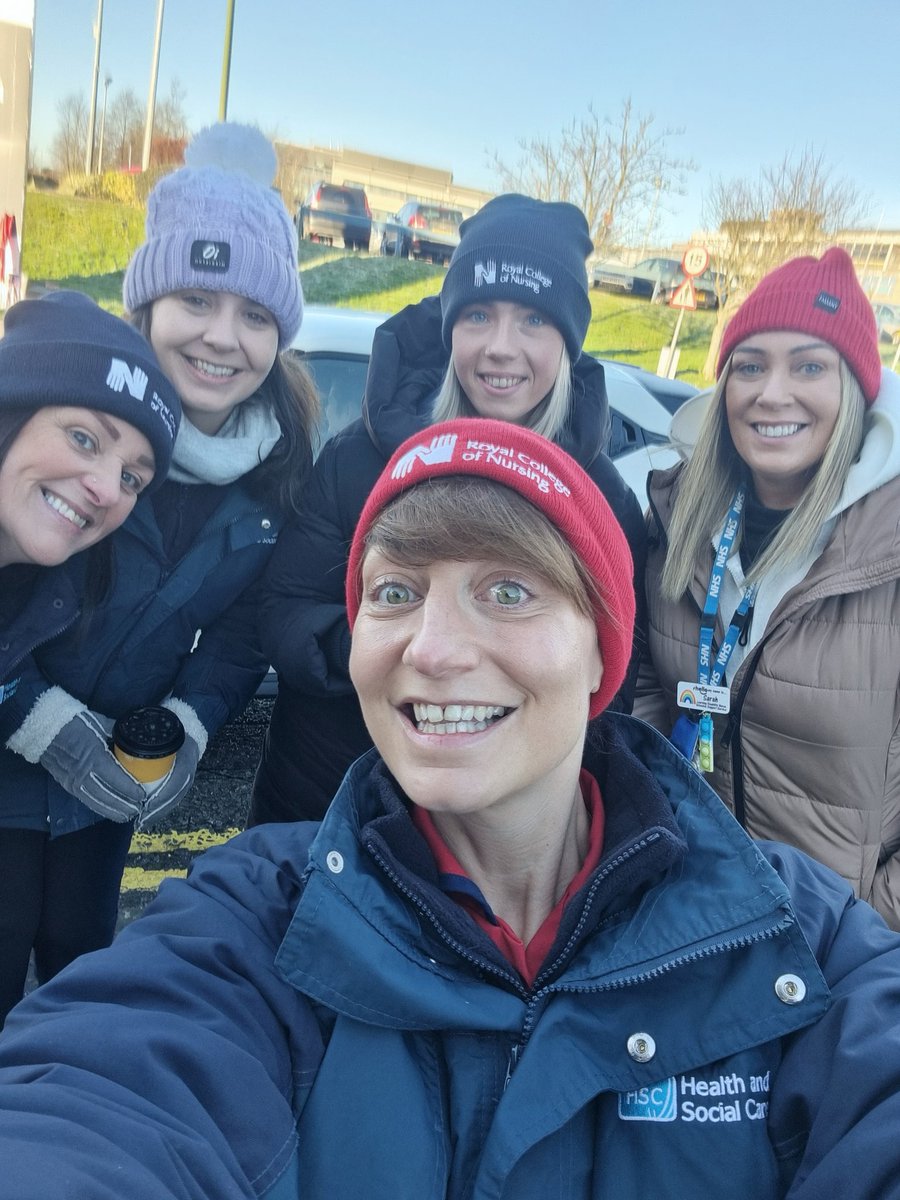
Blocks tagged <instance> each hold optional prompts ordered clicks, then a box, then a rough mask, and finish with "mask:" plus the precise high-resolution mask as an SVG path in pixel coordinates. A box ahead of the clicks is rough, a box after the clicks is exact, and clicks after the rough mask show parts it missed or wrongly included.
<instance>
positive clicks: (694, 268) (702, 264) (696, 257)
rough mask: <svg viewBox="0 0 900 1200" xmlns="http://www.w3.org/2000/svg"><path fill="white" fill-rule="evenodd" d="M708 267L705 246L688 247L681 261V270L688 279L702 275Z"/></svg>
mask: <svg viewBox="0 0 900 1200" xmlns="http://www.w3.org/2000/svg"><path fill="white" fill-rule="evenodd" d="M708 266H709V251H708V250H707V249H706V247H705V246H688V248H687V250H685V252H684V258H683V259H682V260H681V269H682V271H684V273H685V275H687V276H688V278H691V277H692V276H694V275H702V274H703V272H704V271H705V270H706V268H707V267H708Z"/></svg>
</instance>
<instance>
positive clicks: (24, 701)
mask: <svg viewBox="0 0 900 1200" xmlns="http://www.w3.org/2000/svg"><path fill="white" fill-rule="evenodd" d="M221 490H222V501H221V503H220V504H219V505H218V507H217V508H216V509H215V511H214V513H213V514H212V516H211V517H210V518H209V520H208V521H207V522H206V524H205V525H204V527H203V529H202V530H201V532H200V533H199V535H198V536H197V537H196V538H195V539H194V540H193V543H192V545H191V546H190V548H189V549H188V551H187V552H186V553H185V554H184V555H183V556H182V557H181V558H180V559H179V560H178V561H177V562H174V563H173V562H170V561H169V559H168V557H167V555H166V552H165V549H164V546H163V541H162V537H161V535H160V531H159V528H158V526H157V523H156V518H155V516H154V510H153V506H152V505H151V504H140V505H137V506H136V507H135V509H134V511H133V513H132V514H131V516H130V517H129V518H128V520H127V521H126V523H125V524H124V525H123V526H122V528H121V529H119V530H118V531H117V532H116V533H115V534H113V535H112V542H113V547H114V582H113V587H112V588H111V590H110V592H109V594H108V596H107V598H106V599H105V600H104V601H103V602H102V603H101V604H100V605H99V606H98V607H97V608H96V609H95V610H94V611H93V613H92V615H91V616H90V617H88V618H85V619H84V620H82V621H80V622H79V623H78V624H77V625H74V626H71V627H70V628H68V629H67V630H66V632H65V633H64V634H63V635H62V636H61V637H57V638H55V639H54V640H52V641H49V642H47V643H46V644H45V645H42V646H41V647H39V648H38V649H37V650H36V651H35V653H34V660H35V662H36V663H37V666H38V667H39V669H40V672H41V673H42V674H40V675H33V676H30V677H28V678H26V679H23V681H22V683H21V684H20V685H19V687H18V688H17V690H16V692H15V695H14V696H12V697H11V698H10V700H7V701H5V702H4V703H3V704H2V705H0V746H3V745H5V743H6V741H7V739H8V738H9V736H10V734H11V733H13V732H14V731H15V730H16V729H17V728H18V727H19V725H21V723H22V721H23V720H24V719H25V717H26V716H27V714H28V712H29V710H30V709H31V707H32V706H33V704H34V702H35V700H36V699H37V697H38V695H40V693H41V692H42V691H44V690H46V688H47V687H49V686H50V684H51V682H52V684H55V685H57V686H58V687H61V688H64V689H65V690H66V691H67V692H70V693H71V694H72V695H74V696H76V697H77V698H78V699H79V700H82V701H83V702H84V703H85V704H86V705H87V707H89V708H91V709H94V710H95V711H96V712H100V713H103V714H104V715H105V716H108V717H117V716H120V715H121V714H122V713H124V712H127V711H128V709H130V708H133V707H136V706H138V705H141V704H156V703H159V701H160V700H162V699H164V698H165V697H166V696H168V695H170V694H172V695H175V696H177V697H178V698H179V699H182V700H185V701H186V702H187V703H188V704H190V705H191V707H192V708H193V709H194V710H195V711H196V713H197V715H198V717H199V718H200V720H201V722H202V723H203V725H204V727H205V728H206V729H207V731H208V732H209V733H210V734H212V733H214V732H215V731H216V730H217V729H218V728H219V727H220V726H221V725H222V724H223V723H224V722H225V721H226V720H228V719H229V717H231V716H233V715H234V714H235V713H238V712H240V711H241V709H243V707H244V706H245V705H246V703H247V702H248V700H250V699H251V698H252V696H253V694H254V692H255V690H256V688H257V687H258V686H259V682H260V680H261V679H262V677H263V675H264V673H265V670H266V667H267V662H266V660H265V658H264V657H263V655H262V652H261V650H260V648H259V643H258V638H257V620H258V598H255V597H254V595H253V592H252V590H251V591H249V592H248V589H250V588H251V585H253V584H256V583H258V581H259V579H260V578H261V576H262V574H263V570H264V568H265V565H266V562H267V560H268V558H269V556H270V554H271V552H272V547H273V545H274V543H275V538H276V536H277V533H278V529H279V526H280V523H281V518H280V516H279V514H278V512H277V511H276V510H275V509H274V507H273V506H272V505H271V504H265V503H263V502H261V501H260V500H258V499H256V498H254V497H253V496H252V495H251V494H250V492H249V490H248V488H247V486H246V485H245V484H244V483H241V482H238V483H234V484H231V485H229V486H228V487H227V488H222V489H221ZM64 569H65V570H66V571H67V572H68V574H69V575H70V577H71V579H72V584H73V587H74V590H75V591H76V592H79V591H80V590H81V585H82V577H83V572H84V569H85V563H84V555H77V556H75V557H74V558H72V559H70V560H69V562H68V563H67V564H65V568H64ZM199 630H202V631H203V632H202V636H201V637H200V638H199V640H198V639H197V633H198V631H199ZM195 642H196V643H197V644H196V649H193V653H192V648H193V647H194V643H195ZM0 779H2V787H0V827H3V826H7V827H9V826H12V827H15V828H31V829H49V832H50V834H51V836H54V837H55V836H58V835H60V834H64V833H71V832H73V831H74V830H77V829H81V828H83V827H84V826H86V825H90V824H93V823H94V822H95V821H98V820H100V818H99V817H98V816H96V814H95V813H93V812H92V811H91V810H90V809H89V808H87V807H86V806H85V805H83V804H81V803H80V802H79V801H78V800H76V799H75V798H74V797H72V796H70V795H69V793H68V792H66V791H64V789H63V788H61V787H60V786H59V785H58V784H57V783H56V781H55V780H54V779H53V778H52V776H50V775H49V774H48V772H46V771H44V770H43V768H41V767H40V766H33V765H32V764H30V763H28V762H26V761H25V759H23V758H21V757H20V756H19V755H17V754H13V753H11V752H10V751H8V750H3V749H0Z"/></svg>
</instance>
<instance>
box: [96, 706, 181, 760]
mask: <svg viewBox="0 0 900 1200" xmlns="http://www.w3.org/2000/svg"><path fill="white" fill-rule="evenodd" d="M113 741H114V742H115V744H116V745H117V746H118V747H119V749H120V750H123V751H124V752H125V753H126V754H130V755H131V756H132V757H133V758H164V757H165V756H166V755H167V754H175V753H176V752H177V751H178V750H180V749H181V747H182V746H183V745H184V726H183V725H182V723H181V721H180V720H179V719H178V717H177V716H176V715H175V713H173V712H172V710H171V709H170V708H163V707H161V706H160V705H156V704H152V705H148V706H147V707H146V708H135V709H132V711H131V712H129V713H126V714H125V716H124V717H119V719H118V721H116V723H115V725H114V726H113Z"/></svg>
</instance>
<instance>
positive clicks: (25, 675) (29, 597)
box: [0, 567, 80, 741]
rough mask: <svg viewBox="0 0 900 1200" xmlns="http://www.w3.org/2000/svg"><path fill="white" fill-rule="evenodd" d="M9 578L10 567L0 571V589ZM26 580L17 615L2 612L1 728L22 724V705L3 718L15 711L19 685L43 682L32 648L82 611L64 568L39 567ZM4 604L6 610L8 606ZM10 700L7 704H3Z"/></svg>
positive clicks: (0, 665)
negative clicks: (20, 714) (15, 696)
mask: <svg viewBox="0 0 900 1200" xmlns="http://www.w3.org/2000/svg"><path fill="white" fill-rule="evenodd" d="M14 569H17V570H20V569H21V568H14ZM8 578H9V571H8V570H7V571H6V573H5V574H4V572H3V571H0V589H2V588H4V587H5V586H7V580H8ZM23 582H24V581H19V583H18V586H17V589H16V591H17V593H18V595H21V597H22V604H21V606H18V605H17V611H16V612H15V615H14V616H13V615H5V616H0V728H6V727H7V724H10V722H15V723H14V724H11V726H10V727H11V729H15V728H17V727H18V724H20V722H19V721H18V720H17V719H16V717H17V716H18V712H19V711H20V710H19V709H16V716H12V717H10V719H9V721H6V720H5V719H4V718H6V717H7V715H8V714H11V713H12V711H13V704H12V697H13V696H14V695H15V694H16V692H17V691H18V690H19V688H22V689H23V691H24V690H27V689H29V688H30V687H32V686H33V684H34V681H35V680H37V681H38V686H40V682H39V681H40V673H39V671H38V670H37V667H36V666H35V663H34V658H33V655H32V651H33V650H34V649H35V647H37V646H41V645H43V644H44V643H45V642H48V641H51V640H52V639H53V638H55V637H57V636H58V635H59V634H60V633H62V632H63V630H65V629H68V628H69V626H70V625H74V623H75V621H76V620H77V619H78V614H79V612H80V603H79V599H78V596H77V594H76V592H75V588H74V587H73V585H72V581H71V580H70V579H69V577H68V575H67V574H66V573H65V571H64V570H62V569H61V568H59V567H50V568H41V567H37V568H35V569H34V571H33V579H32V578H29V579H28V580H27V586H23ZM17 598H18V596H17ZM3 608H4V612H5V611H6V606H3ZM7 701H9V702H10V703H9V705H8V707H6V708H4V707H2V706H3V705H4V704H6V703H7ZM7 736H8V735H7ZM2 740H5V739H3V738H0V741H2Z"/></svg>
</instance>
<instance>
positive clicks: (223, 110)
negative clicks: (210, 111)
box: [219, 0, 234, 121]
mask: <svg viewBox="0 0 900 1200" xmlns="http://www.w3.org/2000/svg"><path fill="white" fill-rule="evenodd" d="M233 32H234V0H228V6H227V9H226V12H225V50H224V53H223V55H222V86H221V88H220V89H219V120H220V121H227V120H228V81H229V76H230V75H231V36H232V34H233Z"/></svg>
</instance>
